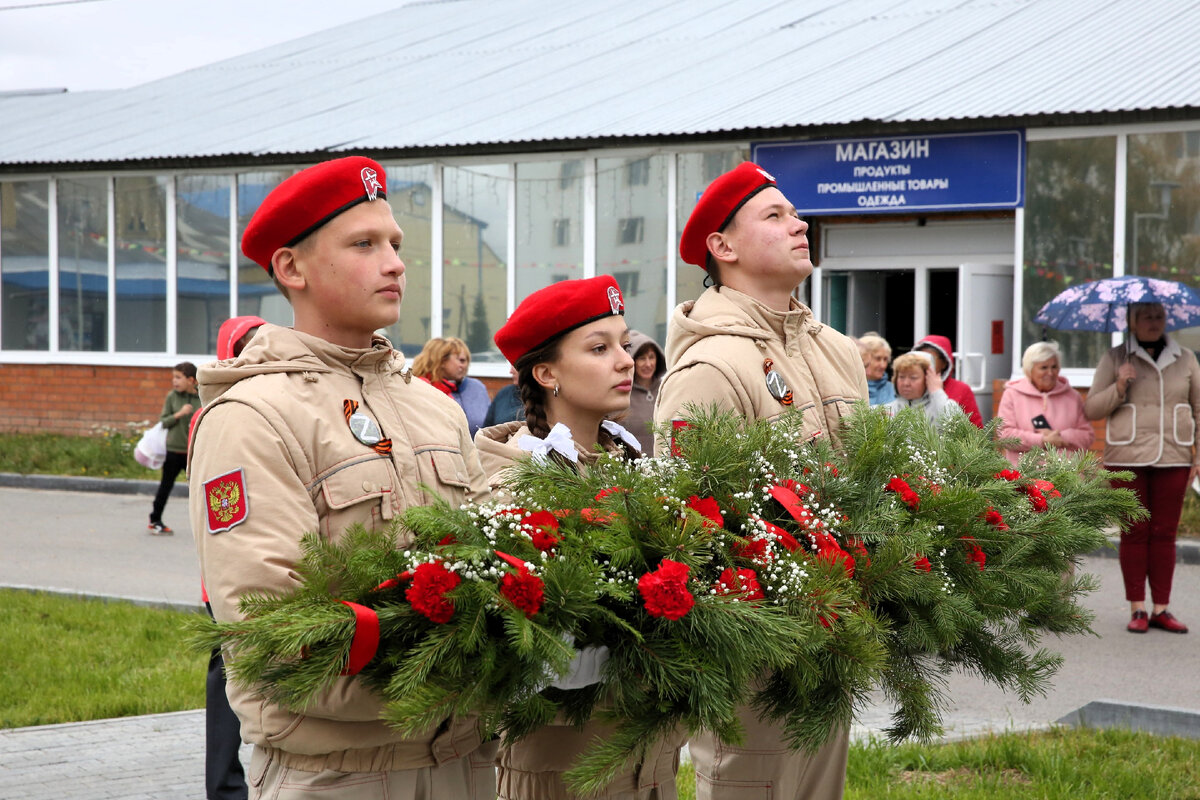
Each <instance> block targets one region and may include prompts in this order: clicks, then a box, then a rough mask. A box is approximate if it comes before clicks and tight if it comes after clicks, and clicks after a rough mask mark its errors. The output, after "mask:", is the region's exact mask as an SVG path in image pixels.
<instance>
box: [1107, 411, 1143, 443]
mask: <svg viewBox="0 0 1200 800" xmlns="http://www.w3.org/2000/svg"><path fill="white" fill-rule="evenodd" d="M1136 436H1137V406H1135V405H1134V404H1133V403H1125V404H1124V405H1119V406H1117V407H1116V408H1115V409H1113V412H1112V414H1109V416H1108V423H1107V424H1106V425H1105V426H1104V441H1106V442H1108V443H1109V444H1115V445H1122V444H1132V443H1133V440H1134V438H1135V437H1136Z"/></svg>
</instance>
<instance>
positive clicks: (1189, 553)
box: [1088, 535, 1200, 564]
mask: <svg viewBox="0 0 1200 800" xmlns="http://www.w3.org/2000/svg"><path fill="white" fill-rule="evenodd" d="M1108 544H1109V546H1108V547H1101V548H1099V549H1097V550H1093V551H1092V552H1090V553H1088V555H1089V556H1091V557H1092V558H1119V557H1120V551H1119V548H1120V546H1121V537H1120V536H1119V535H1118V536H1109V537H1108ZM1175 563H1176V564H1200V541H1197V540H1195V539H1176V540H1175Z"/></svg>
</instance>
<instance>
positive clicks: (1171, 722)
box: [1058, 700, 1200, 739]
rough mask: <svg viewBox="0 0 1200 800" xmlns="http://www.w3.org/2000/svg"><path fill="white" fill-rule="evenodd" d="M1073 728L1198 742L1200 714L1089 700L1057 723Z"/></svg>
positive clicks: (1111, 701)
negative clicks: (1116, 731)
mask: <svg viewBox="0 0 1200 800" xmlns="http://www.w3.org/2000/svg"><path fill="white" fill-rule="evenodd" d="M1058 722H1059V723H1061V724H1063V725H1071V726H1073V727H1076V728H1125V729H1129V730H1135V731H1146V732H1147V733H1153V734H1155V735H1156V736H1182V737H1186V738H1188V739H1200V711H1191V710H1189V709H1185V708H1171V707H1169V706H1146V705H1134V704H1132V703H1123V702H1121V701H1120V700H1093V701H1092V702H1090V703H1088V704H1087V705H1085V706H1083V707H1081V708H1077V709H1075V710H1074V711H1072V712H1071V713H1070V714H1067V715H1066V716H1064V717H1061V718H1060V719H1059V720H1058Z"/></svg>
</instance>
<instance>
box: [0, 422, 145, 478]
mask: <svg viewBox="0 0 1200 800" xmlns="http://www.w3.org/2000/svg"><path fill="white" fill-rule="evenodd" d="M149 426H150V423H145V424H140V425H131V426H125V427H124V428H103V429H100V430H97V431H96V434H95V435H94V436H64V435H61V434H57V433H2V434H0V472H16V473H20V474H22V475H30V474H32V475H87V476H91V477H95V478H136V479H141V480H154V481H156V480H158V479H159V471H158V470H154V469H146V468H145V467H143V466H142V465H141V464H139V463H137V461H134V459H133V448H134V446H135V445H136V444H137V442H138V439H140V438H141V430H142V429H143V428H148V427H149Z"/></svg>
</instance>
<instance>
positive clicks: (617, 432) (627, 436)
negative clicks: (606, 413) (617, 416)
mask: <svg viewBox="0 0 1200 800" xmlns="http://www.w3.org/2000/svg"><path fill="white" fill-rule="evenodd" d="M600 427H601V428H604V430H606V431H608V434H609V435H610V436H612V437H613V438H614V439H620V440H621V441H623V442H625V444H627V445H629V446H630V447H632V448H633V449H634V450H637V451H638V452H639V453H640V452H642V443H641V442H639V441H638V440H637V437H636V436H634V435H633V434H632V433H630V432H629V431H627V430H625V429H624V428H623V427H621V426H620V425H618V424H617V423H615V422H613V421H612V420H611V419H606V420H604V421H603V422H601V423H600Z"/></svg>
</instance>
